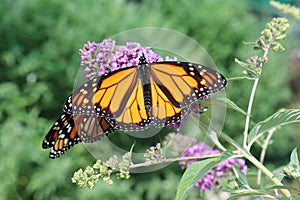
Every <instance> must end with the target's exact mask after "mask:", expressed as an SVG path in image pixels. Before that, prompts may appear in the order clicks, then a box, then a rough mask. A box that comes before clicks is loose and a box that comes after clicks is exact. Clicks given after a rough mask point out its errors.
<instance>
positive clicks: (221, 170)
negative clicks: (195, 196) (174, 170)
mask: <svg viewBox="0 0 300 200" xmlns="http://www.w3.org/2000/svg"><path fill="white" fill-rule="evenodd" d="M219 153H220V151H219V150H216V149H213V148H212V147H210V146H208V145H206V144H204V143H202V142H198V143H196V144H195V145H194V146H191V147H188V148H187V149H186V150H185V152H183V153H182V154H181V157H189V156H205V155H214V154H219ZM198 160H200V159H192V160H188V161H179V165H181V166H183V167H185V168H188V167H189V166H190V165H191V164H192V163H193V162H195V161H198ZM233 165H235V166H238V167H239V168H240V170H241V171H242V172H243V173H246V172H247V166H246V165H245V160H243V159H241V158H231V159H228V160H226V161H223V162H221V163H219V164H218V165H217V166H215V167H214V168H213V169H211V170H209V171H208V172H207V173H206V174H205V175H204V176H203V177H202V178H200V179H199V181H198V182H197V183H196V185H195V186H196V187H198V188H200V189H201V190H203V191H206V190H209V189H210V188H211V187H212V186H217V185H219V183H218V179H220V178H222V177H226V176H228V175H230V174H231V172H232V167H233Z"/></svg>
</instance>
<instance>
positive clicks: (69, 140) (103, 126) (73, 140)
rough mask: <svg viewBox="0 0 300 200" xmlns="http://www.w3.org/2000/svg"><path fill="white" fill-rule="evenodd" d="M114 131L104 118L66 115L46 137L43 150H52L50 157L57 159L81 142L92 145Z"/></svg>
mask: <svg viewBox="0 0 300 200" xmlns="http://www.w3.org/2000/svg"><path fill="white" fill-rule="evenodd" d="M113 131H114V129H113V128H112V126H111V125H110V124H109V123H108V122H107V121H106V120H105V118H103V117H100V116H97V117H96V116H92V115H75V116H73V115H72V114H68V113H64V114H63V115H62V116H61V117H60V118H59V119H58V120H57V121H56V122H55V123H54V125H53V126H52V128H51V129H50V131H49V132H48V134H47V135H46V136H45V139H44V140H43V143H42V148H44V149H46V148H50V154H49V157H50V158H52V159H55V158H58V157H60V156H61V155H63V154H64V153H65V152H66V151H67V150H68V149H70V148H71V147H72V146H74V145H75V144H77V143H79V142H81V141H84V142H87V143H92V142H95V141H97V140H100V139H101V138H102V137H103V136H104V135H106V134H108V133H111V132H113Z"/></svg>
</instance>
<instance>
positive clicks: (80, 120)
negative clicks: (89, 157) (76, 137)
mask: <svg viewBox="0 0 300 200" xmlns="http://www.w3.org/2000/svg"><path fill="white" fill-rule="evenodd" d="M74 122H75V126H76V128H77V130H78V133H80V139H81V140H82V141H83V142H86V143H93V142H96V141H98V140H100V139H101V138H102V137H103V136H104V135H107V134H109V133H111V132H113V131H115V129H114V128H113V127H112V126H111V125H110V123H109V122H108V121H107V120H106V119H105V118H104V117H100V116H94V115H75V116H74Z"/></svg>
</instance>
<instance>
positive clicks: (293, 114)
mask: <svg viewBox="0 0 300 200" xmlns="http://www.w3.org/2000/svg"><path fill="white" fill-rule="evenodd" d="M296 122H300V110H299V109H289V110H280V111H278V112H276V113H274V114H273V115H272V116H270V117H268V118H267V119H266V120H264V121H261V122H259V123H257V124H256V125H255V126H254V127H253V129H252V130H251V131H250V133H249V138H248V142H249V146H251V145H252V144H253V143H254V142H255V141H256V140H257V139H258V138H259V137H260V136H262V134H264V133H265V132H267V131H269V130H271V129H276V128H278V127H279V126H282V125H285V124H290V123H296Z"/></svg>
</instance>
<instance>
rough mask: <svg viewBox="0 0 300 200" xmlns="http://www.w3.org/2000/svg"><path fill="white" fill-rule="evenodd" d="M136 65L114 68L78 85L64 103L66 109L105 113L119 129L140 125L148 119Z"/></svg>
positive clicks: (142, 125) (77, 111)
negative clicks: (105, 73)
mask: <svg viewBox="0 0 300 200" xmlns="http://www.w3.org/2000/svg"><path fill="white" fill-rule="evenodd" d="M138 75H139V72H138V70H137V68H136V67H129V68H125V69H121V70H117V71H113V72H111V73H109V74H107V75H104V76H102V77H101V78H98V79H93V80H91V81H89V82H87V83H85V84H84V85H83V86H81V87H80V88H78V89H77V90H76V91H75V92H74V94H73V95H72V96H70V97H69V98H68V100H67V101H66V103H65V106H64V111H65V112H68V113H73V114H75V115H77V114H87V115H97V116H101V117H105V118H106V119H107V121H108V123H109V124H111V125H112V126H113V127H115V128H117V129H121V130H134V129H143V127H145V126H147V125H148V124H149V123H150V119H149V115H148V113H147V112H146V110H145V109H144V107H145V105H144V94H143V85H142V81H141V79H140V78H138Z"/></svg>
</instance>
